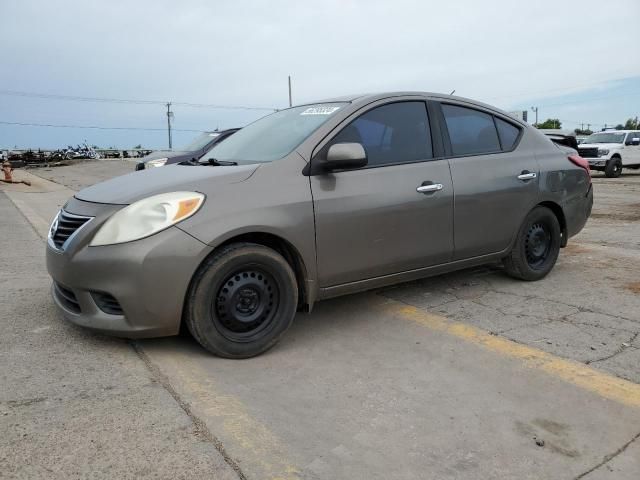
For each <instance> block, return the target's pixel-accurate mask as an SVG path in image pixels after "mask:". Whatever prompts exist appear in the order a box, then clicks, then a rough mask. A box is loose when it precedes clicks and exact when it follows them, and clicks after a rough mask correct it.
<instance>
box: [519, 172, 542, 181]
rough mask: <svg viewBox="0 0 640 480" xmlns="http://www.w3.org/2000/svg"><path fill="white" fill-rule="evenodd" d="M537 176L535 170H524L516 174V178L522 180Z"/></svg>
mask: <svg viewBox="0 0 640 480" xmlns="http://www.w3.org/2000/svg"><path fill="white" fill-rule="evenodd" d="M537 176H538V174H537V173H536V172H529V171H527V170H525V171H524V172H522V173H521V174H520V175H518V180H522V181H527V180H533V179H534V178H536V177H537Z"/></svg>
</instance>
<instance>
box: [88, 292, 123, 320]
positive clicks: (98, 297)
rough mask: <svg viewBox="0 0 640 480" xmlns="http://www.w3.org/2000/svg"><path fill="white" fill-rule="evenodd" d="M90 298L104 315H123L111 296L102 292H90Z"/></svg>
mask: <svg viewBox="0 0 640 480" xmlns="http://www.w3.org/2000/svg"><path fill="white" fill-rule="evenodd" d="M91 296H92V297H93V301H94V302H96V305H97V306H98V308H99V309H100V310H102V311H103V312H104V313H108V314H109V315H123V314H124V313H123V312H122V307H121V306H120V304H119V303H118V301H117V300H116V299H115V298H114V297H113V295H109V294H108V293H104V292H91Z"/></svg>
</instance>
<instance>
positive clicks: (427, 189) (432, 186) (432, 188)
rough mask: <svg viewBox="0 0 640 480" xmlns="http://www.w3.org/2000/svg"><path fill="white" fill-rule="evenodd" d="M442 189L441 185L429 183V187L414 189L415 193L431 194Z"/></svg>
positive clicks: (421, 186) (422, 186)
mask: <svg viewBox="0 0 640 480" xmlns="http://www.w3.org/2000/svg"><path fill="white" fill-rule="evenodd" d="M443 188H444V187H443V186H442V184H441V183H430V184H429V185H420V186H419V187H418V188H416V192H418V193H433V192H439V191H440V190H442V189H443Z"/></svg>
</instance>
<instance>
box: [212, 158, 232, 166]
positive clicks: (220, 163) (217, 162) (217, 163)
mask: <svg viewBox="0 0 640 480" xmlns="http://www.w3.org/2000/svg"><path fill="white" fill-rule="evenodd" d="M209 165H213V166H214V167H226V166H230V165H238V162H229V161H227V160H216V159H215V158H210V159H209Z"/></svg>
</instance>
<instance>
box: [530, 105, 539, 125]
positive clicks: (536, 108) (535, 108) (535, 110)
mask: <svg viewBox="0 0 640 480" xmlns="http://www.w3.org/2000/svg"><path fill="white" fill-rule="evenodd" d="M531 111H532V112H535V114H536V123H534V125H535V126H536V127H537V126H538V107H531Z"/></svg>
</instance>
